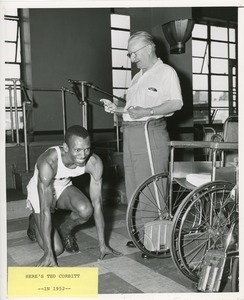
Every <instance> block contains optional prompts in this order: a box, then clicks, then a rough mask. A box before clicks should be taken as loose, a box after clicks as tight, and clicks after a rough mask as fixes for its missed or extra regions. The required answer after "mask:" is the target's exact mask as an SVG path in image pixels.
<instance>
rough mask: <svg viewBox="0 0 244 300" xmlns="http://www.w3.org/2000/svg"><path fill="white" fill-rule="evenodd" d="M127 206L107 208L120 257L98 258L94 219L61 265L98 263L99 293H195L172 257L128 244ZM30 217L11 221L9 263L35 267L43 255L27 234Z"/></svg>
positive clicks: (110, 236)
mask: <svg viewBox="0 0 244 300" xmlns="http://www.w3.org/2000/svg"><path fill="white" fill-rule="evenodd" d="M125 213H126V206H125V205H116V206H115V207H111V206H110V207H108V206H107V205H105V207H104V216H105V222H106V238H107V240H108V241H109V244H110V246H111V247H113V248H115V249H117V250H118V251H120V252H122V255H121V256H119V257H114V256H112V255H107V256H106V257H105V258H104V260H103V261H98V260H97V259H98V254H99V251H98V242H97V234H96V228H95V226H94V221H93V220H90V221H89V222H88V223H86V224H85V225H82V226H81V227H80V228H79V230H78V231H77V232H76V238H77V241H78V244H79V247H80V253H78V254H68V253H67V252H65V253H63V254H62V255H61V256H60V257H59V258H58V263H59V266H60V267H68V266H69V267H80V266H96V267H98V268H99V294H127V293H194V292H195V289H194V286H195V284H194V283H193V282H192V281H190V280H189V279H188V278H186V277H185V276H184V275H183V274H181V272H180V271H179V270H178V269H177V268H176V267H175V265H174V263H173V261H172V259H171V258H163V259H159V258H156V259H149V260H145V259H143V258H142V257H141V252H140V251H139V250H138V249H137V248H136V249H135V248H134V249H133V248H128V247H126V242H127V241H128V233H127V230H126V223H125ZM27 224H28V219H27V218H21V219H14V220H9V221H8V227H7V229H8V266H35V263H36V262H37V260H38V259H39V258H40V257H41V256H42V250H41V249H40V248H39V247H38V245H37V243H33V242H31V241H30V240H29V239H28V237H27V235H26V229H27Z"/></svg>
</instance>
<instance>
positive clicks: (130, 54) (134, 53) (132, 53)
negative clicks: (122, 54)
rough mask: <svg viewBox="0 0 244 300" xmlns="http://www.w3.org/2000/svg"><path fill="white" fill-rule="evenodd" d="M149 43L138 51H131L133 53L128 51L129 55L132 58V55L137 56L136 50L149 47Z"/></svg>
mask: <svg viewBox="0 0 244 300" xmlns="http://www.w3.org/2000/svg"><path fill="white" fill-rule="evenodd" d="M148 45H149V44H147V45H145V46H143V47H141V48H140V49H137V50H136V51H133V52H131V53H127V56H128V57H129V58H131V56H132V55H134V56H135V55H136V52H138V51H139V50H142V49H143V48H145V47H147V46H148Z"/></svg>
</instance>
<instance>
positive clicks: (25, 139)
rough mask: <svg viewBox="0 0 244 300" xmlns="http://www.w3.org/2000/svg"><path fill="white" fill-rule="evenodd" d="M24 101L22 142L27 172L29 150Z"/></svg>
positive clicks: (24, 103)
mask: <svg viewBox="0 0 244 300" xmlns="http://www.w3.org/2000/svg"><path fill="white" fill-rule="evenodd" d="M26 104H27V102H26V101H23V126H24V144H25V170H26V172H28V171H29V170H30V167H29V152H28V139H27V126H26Z"/></svg>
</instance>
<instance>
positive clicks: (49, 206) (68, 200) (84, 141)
mask: <svg viewBox="0 0 244 300" xmlns="http://www.w3.org/2000/svg"><path fill="white" fill-rule="evenodd" d="M90 147H91V146H90V137H89V134H88V132H87V130H86V129H85V128H83V127H81V126H78V125H75V126H71V127H70V128H69V129H68V130H67V132H66V134H65V139H64V143H63V146H62V147H61V146H57V147H51V148H49V149H47V150H46V151H45V152H44V153H43V154H42V155H40V157H39V158H38V160H37V163H36V166H35V171H34V175H33V177H32V178H31V180H30V182H29V184H28V186H27V191H28V198H27V206H28V207H29V208H30V209H32V211H33V213H32V214H31V215H30V218H29V228H28V231H27V234H28V236H29V238H30V239H32V240H37V242H38V243H39V245H40V247H41V248H42V249H43V251H44V255H43V256H42V258H41V259H40V260H39V262H38V263H37V266H50V267H51V266H57V261H56V256H58V255H60V254H61V253H62V252H63V251H64V249H65V250H66V251H68V252H78V251H79V247H78V244H77V243H76V240H75V238H74V236H73V235H72V233H71V231H72V229H73V228H74V227H75V226H77V225H80V224H83V223H85V222H87V221H88V220H89V218H90V217H91V216H92V214H93V213H94V219H95V224H96V228H97V234H98V241H99V248H100V259H103V258H104V256H105V255H106V254H114V255H119V254H120V253H119V252H117V251H115V250H113V249H111V248H109V247H108V246H106V244H105V240H104V218H103V211H102V173H103V164H102V161H101V159H100V158H99V157H98V156H97V155H96V154H94V153H91V150H90ZM84 173H88V174H90V197H91V201H90V200H89V199H88V198H87V197H86V196H85V195H84V194H83V193H82V192H81V191H80V190H79V189H78V188H77V187H75V186H73V185H72V182H71V177H76V176H80V175H82V174H84ZM56 208H58V209H64V210H70V211H71V213H70V215H69V217H68V218H67V219H66V220H65V221H64V223H62V224H61V226H60V228H59V232H58V231H57V229H56V228H55V227H54V226H53V225H52V221H53V220H52V219H53V217H52V215H53V214H52V212H53V211H54V210H55V209H56Z"/></svg>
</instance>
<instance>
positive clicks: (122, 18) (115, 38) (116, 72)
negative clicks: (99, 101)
mask: <svg viewBox="0 0 244 300" xmlns="http://www.w3.org/2000/svg"><path fill="white" fill-rule="evenodd" d="M129 37H130V17H129V16H126V15H119V14H111V43H112V45H111V48H112V79H113V94H114V95H115V96H118V97H121V98H125V92H126V89H127V88H128V86H129V84H130V81H131V61H130V59H129V58H128V57H127V55H126V54H127V42H128V39H129Z"/></svg>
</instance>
